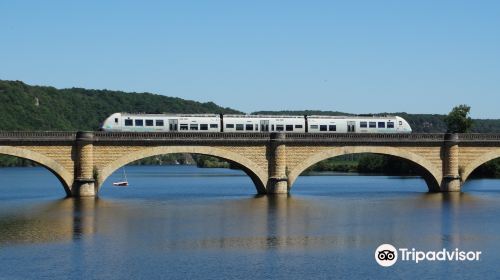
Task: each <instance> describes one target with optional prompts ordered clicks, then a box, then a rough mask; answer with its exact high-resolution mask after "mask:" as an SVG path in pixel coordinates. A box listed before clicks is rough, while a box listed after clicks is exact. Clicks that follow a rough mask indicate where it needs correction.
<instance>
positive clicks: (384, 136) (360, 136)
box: [286, 133, 444, 142]
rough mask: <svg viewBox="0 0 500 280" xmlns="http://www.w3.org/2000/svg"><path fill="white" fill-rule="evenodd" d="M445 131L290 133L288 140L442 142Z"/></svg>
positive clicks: (287, 135) (287, 136)
mask: <svg viewBox="0 0 500 280" xmlns="http://www.w3.org/2000/svg"><path fill="white" fill-rule="evenodd" d="M443 140H444V133H425V134H424V133H418V134H417V133H411V134H410V133H406V134H396V133H335V134H330V133H288V134H286V141H290V142H295V141H297V142H302V141H330V142H442V141H443Z"/></svg>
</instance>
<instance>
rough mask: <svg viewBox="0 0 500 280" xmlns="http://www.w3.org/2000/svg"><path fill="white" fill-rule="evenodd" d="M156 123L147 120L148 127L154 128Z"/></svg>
mask: <svg viewBox="0 0 500 280" xmlns="http://www.w3.org/2000/svg"><path fill="white" fill-rule="evenodd" d="M153 125H154V122H153V120H146V126H153Z"/></svg>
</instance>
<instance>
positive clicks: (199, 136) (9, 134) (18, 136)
mask: <svg viewBox="0 0 500 280" xmlns="http://www.w3.org/2000/svg"><path fill="white" fill-rule="evenodd" d="M93 134H94V138H93V141H94V142H95V143H99V142H115V141H120V142H123V141H125V142H129V141H130V142H137V141H141V142H171V141H180V142H184V143H185V142H199V141H210V142H240V141H247V142H268V141H269V140H270V139H271V134H272V133H226V132H216V133H211V132H206V133H204V132H197V133H193V132H102V131H97V132H93ZM284 134H285V138H284V139H280V140H278V141H283V142H285V143H287V142H288V143H293V142H298V143H304V142H321V143H324V142H332V143H335V142H342V143H345V142H353V143H356V142H360V143H400V142H405V143H422V142H425V143H429V142H436V143H438V142H440V143H442V142H443V141H445V134H444V133H410V134H397V133H390V134H389V133H387V134H383V133H369V134H368V133H331V134H329V133H284ZM75 139H76V132H61V131H37V132H31V131H30V132H28V131H4V132H0V144H1V143H6V144H8V143H10V144H11V143H13V142H54V141H56V142H72V141H75ZM458 142H460V143H485V142H486V143H491V142H494V143H500V134H499V133H491V134H486V133H466V134H458Z"/></svg>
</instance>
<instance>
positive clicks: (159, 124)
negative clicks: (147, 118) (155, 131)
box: [156, 120, 165, 126]
mask: <svg viewBox="0 0 500 280" xmlns="http://www.w3.org/2000/svg"><path fill="white" fill-rule="evenodd" d="M164 125H165V123H164V122H163V120H156V126H164Z"/></svg>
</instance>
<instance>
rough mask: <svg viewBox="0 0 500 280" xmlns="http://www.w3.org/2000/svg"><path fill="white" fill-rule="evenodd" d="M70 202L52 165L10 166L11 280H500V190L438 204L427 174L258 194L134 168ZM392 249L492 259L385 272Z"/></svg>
mask: <svg viewBox="0 0 500 280" xmlns="http://www.w3.org/2000/svg"><path fill="white" fill-rule="evenodd" d="M120 172H121V171H118V172H117V173H115V174H114V175H113V176H111V177H110V179H109V180H108V181H107V182H106V183H105V185H104V187H103V188H102V189H101V192H100V193H99V198H98V199H81V200H73V199H64V191H63V189H62V187H61V185H60V183H59V182H58V181H57V179H56V178H55V176H53V175H52V174H51V173H50V172H48V171H47V170H45V169H43V168H3V169H0V279H26V278H37V279H39V278H47V279H269V278H273V279H334V278H337V279H338V278H351V279H370V278H376V279H382V278H384V279H401V278H405V279H407V278H414V277H416V276H418V278H420V279H435V278H449V277H451V276H453V278H455V279H465V278H472V277H477V278H480V279H486V278H492V279H493V278H497V276H496V274H495V273H496V271H497V267H498V263H499V260H500V234H499V232H500V180H488V179H480V180H471V181H470V182H468V183H467V184H466V185H465V186H464V189H463V192H462V193H455V194H429V193H427V192H426V191H427V187H426V185H425V182H424V181H423V180H422V179H420V178H418V177H394V176H359V175H357V174H334V175H332V174H330V176H302V177H300V178H299V179H298V180H297V182H296V184H295V185H294V186H293V188H292V191H291V194H290V195H288V196H287V195H280V196H275V197H266V196H258V195H256V191H255V187H254V186H253V183H252V182H251V180H250V179H249V178H248V177H247V176H246V175H245V174H244V173H242V172H241V171H238V170H229V169H199V168H196V167H193V166H130V167H127V175H128V179H129V182H130V186H129V187H121V188H120V187H113V186H111V182H112V181H115V180H119V179H120V175H121V173H120ZM383 243H390V244H392V245H394V246H396V247H398V248H410V249H411V248H416V249H417V250H424V251H429V250H434V251H438V250H442V249H443V248H445V249H449V250H454V249H455V248H459V249H460V250H466V251H469V250H473V251H481V252H482V254H481V258H480V260H479V261H453V262H445V261H423V262H420V263H418V264H416V263H415V262H410V261H406V262H403V261H398V262H397V263H396V264H395V265H394V266H392V267H387V268H385V267H381V266H379V265H378V264H377V262H375V258H374V252H375V249H376V248H377V247H378V246H379V245H380V244H383Z"/></svg>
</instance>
